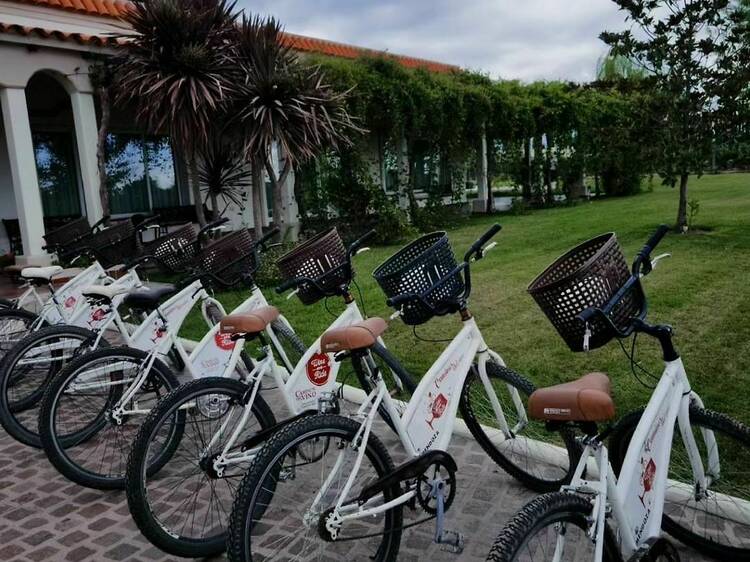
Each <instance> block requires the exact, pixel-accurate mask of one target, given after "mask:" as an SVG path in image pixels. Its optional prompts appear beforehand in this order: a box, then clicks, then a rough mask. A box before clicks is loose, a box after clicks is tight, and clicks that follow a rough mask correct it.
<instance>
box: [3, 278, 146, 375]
mask: <svg viewBox="0 0 750 562" xmlns="http://www.w3.org/2000/svg"><path fill="white" fill-rule="evenodd" d="M112 285H118V286H123V287H126V288H128V289H134V288H137V287H140V286H141V285H142V284H141V280H140V278H139V277H138V274H137V273H136V271H135V270H131V271H128V272H127V273H126V274H125V275H123V276H122V277H120V278H119V279H117V280H115V281H114V282H113V283H112ZM124 299H125V294H121V295H117V296H115V297H114V298H113V299H112V302H111V304H107V305H102V304H97V303H96V301H95V299H91V298H84V299H82V300H81V305H80V306H78V307H76V310H75V312H74V313H73V314H72V315H71V317H70V320H69V322H67V324H69V325H71V326H77V327H80V328H86V329H88V330H92V331H94V332H96V339H95V340H94V342H93V343H92V348H93V349H96V348H98V347H99V344H100V343H101V340H102V338H103V337H104V334H105V333H106V331H107V330H108V329H110V328H112V327H114V328H115V330H116V331H117V332H118V333H119V334H120V336H121V337H122V338H123V340H124V343H125V345H130V344H131V339H130V331H129V330H128V327H127V325H126V324H125V322H124V321H123V319H122V317H121V316H120V313H119V311H118V308H119V306H120V305H121V304H122V301H123V300H124ZM71 345H73V346H74V348H73V349H75V348H77V347H78V342H77V341H76V342H71V341H69V340H63V341H58V342H54V343H50V344H46V345H43V346H36V347H34V348H33V349H31V350H29V352H28V353H27V354H26V355H25V357H24V359H21V360H20V361H19V362H18V365H19V366H20V365H31V364H41V363H49V362H56V361H60V360H61V359H64V357H59V356H55V357H48V356H47V355H46V354H48V353H50V352H52V351H65V350H70V349H71Z"/></svg>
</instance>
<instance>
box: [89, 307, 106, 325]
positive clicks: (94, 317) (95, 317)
mask: <svg viewBox="0 0 750 562" xmlns="http://www.w3.org/2000/svg"><path fill="white" fill-rule="evenodd" d="M106 315H107V311H105V310H104V309H103V308H97V309H96V310H95V311H94V312H92V313H91V321H92V322H101V321H102V320H104V317H105V316H106Z"/></svg>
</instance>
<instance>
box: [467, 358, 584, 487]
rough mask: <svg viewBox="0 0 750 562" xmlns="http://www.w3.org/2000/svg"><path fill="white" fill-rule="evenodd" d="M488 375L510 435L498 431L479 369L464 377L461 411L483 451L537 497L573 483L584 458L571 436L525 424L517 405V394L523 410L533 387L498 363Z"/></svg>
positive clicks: (564, 430)
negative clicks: (515, 401) (580, 460)
mask: <svg viewBox="0 0 750 562" xmlns="http://www.w3.org/2000/svg"><path fill="white" fill-rule="evenodd" d="M487 375H488V377H489V379H490V383H491V384H492V388H493V390H494V391H495V396H496V397H497V399H498V402H499V403H500V407H501V409H502V411H503V414H504V415H505V418H506V421H507V424H508V427H509V428H510V430H511V436H510V437H506V436H505V435H504V434H503V432H502V431H500V425H499V423H498V419H497V416H496V415H495V411H494V410H493V408H492V404H491V402H490V397H489V396H488V394H487V391H486V390H485V387H484V385H483V384H482V381H481V379H480V378H479V373H478V372H477V370H476V367H474V368H472V370H471V372H470V373H469V375H468V376H467V377H466V382H465V383H464V388H463V390H462V393H461V402H460V403H459V408H460V411H461V416H462V417H463V419H464V421H465V422H466V425H467V427H468V428H469V431H470V432H471V434H472V435H473V436H474V438H475V439H476V440H477V442H479V445H480V446H481V447H482V449H484V451H485V452H486V453H487V454H488V455H489V456H490V458H492V460H494V461H495V462H496V463H497V464H499V465H500V466H501V467H502V468H503V469H505V471H506V472H507V473H508V474H510V475H511V476H513V477H514V478H516V479H517V480H518V481H519V482H521V483H522V484H524V485H525V486H526V487H528V488H530V489H532V490H534V491H536V492H540V493H543V492H551V491H556V490H559V489H560V486H562V485H563V484H566V483H568V482H570V479H571V478H572V477H573V472H574V471H575V467H576V464H577V463H578V459H579V457H580V454H581V452H580V448H579V446H578V444H577V443H576V440H575V435H574V433H573V431H571V430H570V429H568V428H561V429H560V430H558V431H549V430H548V429H547V428H546V426H545V424H544V422H541V421H536V420H531V419H529V420H527V421H526V422H525V424H524V423H519V422H520V421H521V420H520V418H519V414H518V408H517V406H516V404H515V403H514V401H513V392H514V391H515V392H517V393H518V398H519V399H520V400H521V403H522V407H523V410H524V411H528V408H527V405H528V398H529V396H530V395H531V393H532V392H534V385H533V384H531V382H529V381H528V380H527V379H526V378H524V377H523V376H521V375H519V374H518V373H516V372H514V371H512V370H510V369H508V368H507V367H503V366H501V365H499V364H498V363H495V362H494V361H488V362H487Z"/></svg>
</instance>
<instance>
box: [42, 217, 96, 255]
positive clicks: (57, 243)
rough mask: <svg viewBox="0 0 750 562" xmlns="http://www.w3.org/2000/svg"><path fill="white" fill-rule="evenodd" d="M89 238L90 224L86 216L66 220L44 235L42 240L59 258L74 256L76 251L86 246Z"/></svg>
mask: <svg viewBox="0 0 750 562" xmlns="http://www.w3.org/2000/svg"><path fill="white" fill-rule="evenodd" d="M89 238H91V226H90V225H89V221H88V219H86V217H80V218H77V219H73V220H71V221H68V222H66V223H65V224H64V225H62V226H61V227H59V228H56V229H55V230H52V231H50V232H48V233H46V234H45V235H44V242H45V243H46V245H47V246H49V247H50V249H52V250H54V251H55V252H56V253H57V257H58V258H59V259H61V260H67V259H69V258H71V257H75V256H76V255H77V254H78V252H79V251H80V250H81V249H82V248H85V247H87V246H88V243H87V241H88V239H89Z"/></svg>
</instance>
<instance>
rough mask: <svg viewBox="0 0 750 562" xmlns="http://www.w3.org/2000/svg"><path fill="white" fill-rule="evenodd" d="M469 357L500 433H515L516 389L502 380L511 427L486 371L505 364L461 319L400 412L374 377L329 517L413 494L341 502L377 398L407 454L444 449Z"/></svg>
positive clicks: (522, 419) (361, 512)
mask: <svg viewBox="0 0 750 562" xmlns="http://www.w3.org/2000/svg"><path fill="white" fill-rule="evenodd" d="M475 360H476V363H477V369H478V374H479V378H480V380H481V382H482V385H483V386H484V388H485V391H486V392H487V395H488V396H489V398H490V403H491V404H492V409H493V411H494V413H495V416H496V417H497V422H498V425H499V427H500V430H501V431H502V432H503V434H504V435H506V436H509V435H510V433H511V432H517V431H520V429H522V428H523V426H524V425H525V424H526V423H527V421H528V418H527V416H526V410H525V409H524V406H523V402H522V401H521V397H520V396H519V394H518V390H517V389H516V388H515V387H512V386H510V385H508V390H509V391H510V393H511V396H512V399H513V402H514V405H515V407H516V415H517V416H518V419H519V423H518V424H517V425H516V427H513V428H510V427H509V426H508V422H507V420H506V418H505V415H504V413H503V410H502V407H501V405H500V402H499V400H498V399H497V395H496V394H495V390H494V389H493V387H492V383H491V381H490V379H489V376H488V375H487V361H489V360H493V361H496V362H497V363H499V364H500V365H503V366H504V365H505V363H504V362H503V360H502V358H501V357H500V356H499V355H498V354H497V353H495V352H494V351H492V350H490V349H489V348H488V347H487V344H486V343H485V342H484V338H483V337H482V334H481V332H480V331H479V327H478V326H477V324H476V321H475V320H474V318H471V319H469V320H467V321H465V322H464V326H463V328H462V329H461V331H460V332H459V333H458V334H457V335H456V337H455V338H454V339H453V341H452V342H451V343H450V344H449V345H448V347H447V348H446V349H445V350H444V351H443V352H442V353H441V354H440V357H438V359H437V361H435V363H434V364H433V365H432V366H431V367H430V369H429V371H427V374H425V376H424V377H423V378H422V380H421V381H420V382H419V385H418V386H417V389H416V390H415V392H414V394H413V396H412V398H411V400H410V401H409V402H408V404H407V406H406V410H405V411H404V413H403V415H402V416H401V415H399V412H398V409H397V407H396V403H395V401H394V400H393V398H391V396H390V394H389V392H388V388H387V386H386V384H385V381H383V379H382V377H380V378H379V379H378V381H377V385H376V387H375V388H374V389H373V391H372V392H371V393H370V394H369V395H368V397H367V399H366V400H365V401H364V403H363V404H362V406H361V407H360V408H359V410H358V412H357V416H359V417H361V418H363V422H362V425H361V426H360V428H359V430H358V432H357V435H356V436H355V437H354V439H353V440H352V442H353V443H358V450H357V457H356V459H355V460H354V465H353V468H352V471H351V473H350V474H349V476H348V478H347V480H346V483H345V484H344V487H343V489H342V491H341V493H340V494H339V496H338V499H337V501H336V505H335V509H334V512H333V515H332V517H333V518H334V519H336V520H337V521H339V522H341V523H344V522H346V521H351V520H355V519H363V518H366V517H371V516H375V515H377V514H379V513H383V512H385V511H387V510H389V509H392V508H394V507H396V506H399V505H403V504H405V503H407V502H409V501H410V500H411V499H412V498H414V496H415V495H416V490H414V489H411V490H408V491H407V492H405V493H404V494H402V495H401V496H399V497H397V498H394V499H393V500H391V501H389V502H387V503H382V498H381V497H380V496H375V497H374V498H372V499H371V500H369V501H368V502H366V503H365V504H363V505H358V504H357V503H356V502H354V503H351V504H347V501H348V500H349V498H348V496H349V492H350V491H351V489H352V487H353V485H354V482H355V480H356V478H357V474H358V472H359V469H360V467H361V464H362V460H363V458H364V455H365V452H366V449H367V441H368V439H369V437H370V434H371V432H372V425H373V422H374V421H375V417H376V414H377V412H378V408H379V407H380V405H381V403H382V404H383V406H384V408H385V410H386V411H387V412H388V415H389V416H390V418H391V420H392V421H393V425H394V427H395V429H396V433H397V434H398V436H399V438H400V440H401V443H402V445H403V446H404V449H405V450H406V452H407V453H408V455H409V456H410V457H417V456H419V455H422V454H424V453H425V452H427V451H431V450H441V451H445V450H446V449H447V447H448V444H449V443H450V440H451V437H452V436H453V430H454V426H455V422H456V412H457V411H458V403H459V399H460V396H461V389H462V388H463V386H464V382H465V380H466V377H467V376H468V374H469V371H470V369H471V367H472V364H473V362H474V361H475ZM345 454H346V451H342V452H341V453H339V456H338V458H337V460H336V463H335V464H334V466H333V468H332V469H331V473H330V474H329V475H328V476H327V478H326V480H325V482H324V483H323V485H322V486H321V489H320V490H319V491H318V493H317V495H316V497H315V499H314V500H313V502H312V505H311V506H310V508H309V512H313V513H317V511H316V510H318V505H317V504H318V503H319V502H320V501H321V500H322V498H324V497H326V495H327V493H328V489H329V488H330V486H331V485H332V484H333V482H335V481H336V480H337V478H338V474H337V473H338V471H339V470H340V469H341V468H342V467H343V466H344V465H345V464H346V463H345V459H344V456H345Z"/></svg>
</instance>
